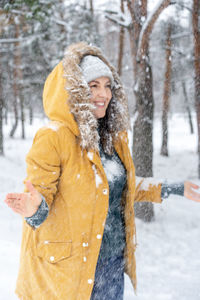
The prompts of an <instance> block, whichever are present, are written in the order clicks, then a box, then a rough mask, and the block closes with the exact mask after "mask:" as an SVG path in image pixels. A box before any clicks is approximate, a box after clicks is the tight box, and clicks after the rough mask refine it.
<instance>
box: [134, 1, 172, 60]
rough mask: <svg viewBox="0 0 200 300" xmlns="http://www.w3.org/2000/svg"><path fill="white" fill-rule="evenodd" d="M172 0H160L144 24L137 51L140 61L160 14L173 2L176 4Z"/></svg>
mask: <svg viewBox="0 0 200 300" xmlns="http://www.w3.org/2000/svg"><path fill="white" fill-rule="evenodd" d="M175 3H176V2H174V1H173V2H172V1H170V0H160V1H159V3H158V5H157V6H156V7H155V9H154V10H153V11H152V12H151V13H150V14H149V16H148V18H147V19H146V21H145V22H144V24H143V27H142V30H141V32H140V37H139V42H138V51H137V61H140V59H141V57H142V56H143V55H146V49H147V44H148V41H149V37H150V34H151V32H152V29H153V26H154V24H155V22H156V21H157V19H158V17H159V16H160V14H161V12H162V11H163V10H164V9H165V8H166V7H168V6H169V5H171V4H175Z"/></svg>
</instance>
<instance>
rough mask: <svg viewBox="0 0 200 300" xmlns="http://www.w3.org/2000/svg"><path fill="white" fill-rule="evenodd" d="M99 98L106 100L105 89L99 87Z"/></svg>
mask: <svg viewBox="0 0 200 300" xmlns="http://www.w3.org/2000/svg"><path fill="white" fill-rule="evenodd" d="M98 94H99V97H102V98H107V90H106V88H105V87H100V88H99V93H98Z"/></svg>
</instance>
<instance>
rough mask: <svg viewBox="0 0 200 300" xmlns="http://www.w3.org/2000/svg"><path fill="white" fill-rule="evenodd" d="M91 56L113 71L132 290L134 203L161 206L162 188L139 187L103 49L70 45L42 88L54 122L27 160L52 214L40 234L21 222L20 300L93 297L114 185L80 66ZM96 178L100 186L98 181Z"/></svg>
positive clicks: (119, 94) (121, 97) (123, 106)
mask: <svg viewBox="0 0 200 300" xmlns="http://www.w3.org/2000/svg"><path fill="white" fill-rule="evenodd" d="M87 54H91V55H97V56H99V57H100V58H101V59H103V60H104V62H105V63H107V64H108V66H109V67H110V68H111V70H112V72H113V77H114V79H115V86H116V88H115V91H113V95H114V96H115V100H116V101H118V103H120V106H119V110H118V111H116V112H115V118H114V120H115V122H116V123H117V125H116V128H115V132H114V133H112V135H110V136H109V140H111V141H112V143H113V144H114V147H115V150H116V151H117V153H118V155H119V157H120V158H121V160H122V162H123V164H124V166H125V168H126V171H127V186H126V188H125V190H124V193H123V199H122V205H123V208H124V213H125V226H126V251H125V260H126V272H127V274H128V275H129V276H130V279H131V281H132V283H133V286H134V288H135V287H136V265H135V257H134V252H135V247H136V242H135V223H134V201H152V202H161V185H160V184H159V185H150V186H149V187H148V190H142V188H141V187H142V185H141V184H139V186H138V187H137V188H136V184H135V171H134V165H133V161H132V158H131V155H130V152H129V148H128V139H127V133H126V131H125V127H126V126H127V123H128V122H127V120H128V118H127V103H126V98H125V94H124V92H123V88H122V86H121V83H120V80H119V77H118V75H117V74H116V72H115V70H114V69H113V68H112V67H111V66H110V64H109V63H108V62H107V60H106V59H105V58H104V57H103V56H102V54H101V52H100V50H99V49H97V48H95V47H92V46H88V45H87V44H85V43H79V44H78V45H77V44H76V45H75V46H72V47H70V48H69V49H68V50H67V52H66V54H65V57H64V59H63V61H62V62H60V63H59V64H58V65H57V66H56V67H55V68H54V70H53V71H52V72H51V74H50V75H49V77H48V78H47V81H46V83H45V87H44V95H43V102H44V110H45V112H46V114H47V116H48V117H49V119H50V120H51V122H50V123H49V124H48V125H47V126H46V127H44V128H42V129H40V130H39V131H38V132H37V134H36V136H35V138H34V141H33V145H32V148H31V150H30V152H29V153H28V155H27V174H28V175H27V178H28V179H29V180H30V181H31V182H32V183H33V185H34V186H35V187H36V188H37V190H38V191H39V192H40V193H41V194H42V195H43V196H44V197H45V199H46V202H47V204H48V206H49V215H48V217H47V219H46V220H45V221H44V222H43V224H42V225H41V226H40V227H39V228H37V229H34V228H32V227H31V226H29V225H28V224H27V223H26V222H25V221H24V223H23V236H22V245H21V258H20V269H19V275H18V280H17V287H16V293H17V295H18V296H19V298H20V299H23V300H31V299H34V300H89V299H90V297H91V292H92V288H93V283H94V277H95V268H96V264H97V260H98V255H99V251H100V246H101V240H102V237H103V231H104V225H105V221H106V216H107V211H108V203H109V186H108V182H107V178H106V175H105V172H104V169H103V167H102V164H101V159H100V156H99V152H98V138H99V137H98V132H97V130H96V127H97V122H96V120H95V117H94V115H93V113H92V109H91V107H90V103H89V97H90V95H89V88H88V86H87V84H86V82H84V79H83V78H82V74H81V70H80V68H79V67H78V64H79V63H80V61H81V59H82V57H83V56H84V55H87ZM116 106H117V105H116ZM124 120H125V121H124ZM119 124H120V125H119ZM117 126H119V127H118V128H117ZM108 134H109V133H108ZM108 147H109V145H108ZM99 177H100V178H101V180H97V179H99Z"/></svg>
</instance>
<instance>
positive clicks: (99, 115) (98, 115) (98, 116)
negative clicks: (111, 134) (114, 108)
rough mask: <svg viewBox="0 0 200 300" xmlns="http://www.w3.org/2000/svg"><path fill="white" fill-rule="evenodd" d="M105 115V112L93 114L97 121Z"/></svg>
mask: <svg viewBox="0 0 200 300" xmlns="http://www.w3.org/2000/svg"><path fill="white" fill-rule="evenodd" d="M105 115H106V112H99V113H95V117H96V118H97V119H102V118H104V117H105Z"/></svg>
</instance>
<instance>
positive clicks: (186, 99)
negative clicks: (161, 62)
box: [181, 81, 194, 134]
mask: <svg viewBox="0 0 200 300" xmlns="http://www.w3.org/2000/svg"><path fill="white" fill-rule="evenodd" d="M181 84H182V89H183V95H184V99H185V105H186V110H187V113H188V120H189V125H190V132H191V134H193V133H194V127H193V123H192V116H191V110H190V105H189V101H188V96H187V91H186V86H185V81H182V83H181Z"/></svg>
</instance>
